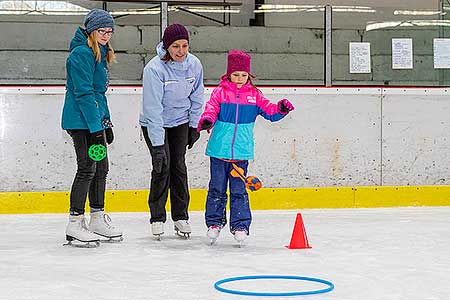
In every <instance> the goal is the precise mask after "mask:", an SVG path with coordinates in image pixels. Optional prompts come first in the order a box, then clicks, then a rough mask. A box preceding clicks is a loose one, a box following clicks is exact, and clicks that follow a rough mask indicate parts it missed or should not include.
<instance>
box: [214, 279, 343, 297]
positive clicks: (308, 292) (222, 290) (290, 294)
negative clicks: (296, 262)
mask: <svg viewBox="0 0 450 300" xmlns="http://www.w3.org/2000/svg"><path fill="white" fill-rule="evenodd" d="M252 279H290V280H303V281H313V282H319V283H323V284H325V285H326V286H328V287H327V288H325V289H320V290H312V291H304V292H286V293H265V292H245V291H238V290H232V289H226V288H223V287H221V286H220V285H221V284H223V283H226V282H232V281H242V280H252ZM214 288H215V289H216V290H218V291H220V292H223V293H228V294H235V295H245V296H272V297H281V296H301V295H314V294H323V293H328V292H330V291H332V290H333V289H334V284H333V283H331V282H330V281H327V280H324V279H320V278H314V277H302V276H286V275H255V276H240V277H231V278H225V279H222V280H219V281H217V282H216V283H214Z"/></svg>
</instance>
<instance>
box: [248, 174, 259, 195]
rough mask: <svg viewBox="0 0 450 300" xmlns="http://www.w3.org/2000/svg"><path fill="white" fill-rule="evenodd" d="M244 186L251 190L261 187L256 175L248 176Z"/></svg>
mask: <svg viewBox="0 0 450 300" xmlns="http://www.w3.org/2000/svg"><path fill="white" fill-rule="evenodd" d="M245 186H246V188H247V189H249V190H250V191H252V192H255V191H257V190H259V189H260V188H261V187H262V182H261V180H259V178H258V177H256V176H248V177H247V178H246V179H245Z"/></svg>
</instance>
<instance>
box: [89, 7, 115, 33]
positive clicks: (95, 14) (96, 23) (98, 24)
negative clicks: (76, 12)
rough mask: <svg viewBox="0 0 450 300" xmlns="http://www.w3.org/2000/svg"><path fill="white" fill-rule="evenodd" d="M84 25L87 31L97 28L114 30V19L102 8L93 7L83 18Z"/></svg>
mask: <svg viewBox="0 0 450 300" xmlns="http://www.w3.org/2000/svg"><path fill="white" fill-rule="evenodd" d="M84 27H86V31H87V33H91V32H92V31H94V30H97V29H99V28H112V29H113V30H114V19H113V17H112V16H111V15H110V14H109V13H108V12H107V11H104V10H103V9H93V10H91V11H90V12H89V13H88V14H87V15H86V17H85V18H84Z"/></svg>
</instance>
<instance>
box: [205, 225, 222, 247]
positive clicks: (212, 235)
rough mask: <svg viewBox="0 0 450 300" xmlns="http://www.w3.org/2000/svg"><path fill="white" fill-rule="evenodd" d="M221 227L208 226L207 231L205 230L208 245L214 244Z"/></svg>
mask: <svg viewBox="0 0 450 300" xmlns="http://www.w3.org/2000/svg"><path fill="white" fill-rule="evenodd" d="M221 229H222V228H220V226H217V225H212V226H209V228H208V231H207V232H206V236H207V237H208V238H209V239H210V245H214V244H215V243H216V241H217V238H218V237H219V234H220V230H221Z"/></svg>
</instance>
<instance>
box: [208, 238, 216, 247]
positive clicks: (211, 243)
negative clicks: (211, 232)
mask: <svg viewBox="0 0 450 300" xmlns="http://www.w3.org/2000/svg"><path fill="white" fill-rule="evenodd" d="M216 242H217V239H210V241H209V245H210V246H214V245H215V244H216Z"/></svg>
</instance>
